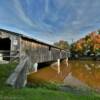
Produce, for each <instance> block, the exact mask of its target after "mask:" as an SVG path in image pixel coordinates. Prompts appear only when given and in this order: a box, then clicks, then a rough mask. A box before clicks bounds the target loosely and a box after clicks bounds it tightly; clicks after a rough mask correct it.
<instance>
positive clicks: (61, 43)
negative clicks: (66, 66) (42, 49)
mask: <svg viewBox="0 0 100 100" xmlns="http://www.w3.org/2000/svg"><path fill="white" fill-rule="evenodd" d="M54 46H56V47H58V48H61V49H65V50H67V49H69V44H68V42H67V41H63V40H60V41H59V42H55V43H54Z"/></svg>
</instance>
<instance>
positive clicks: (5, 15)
mask: <svg viewBox="0 0 100 100" xmlns="http://www.w3.org/2000/svg"><path fill="white" fill-rule="evenodd" d="M0 28H3V29H8V30H11V31H15V32H20V33H23V34H25V35H29V36H31V37H33V38H36V39H39V40H41V41H44V42H48V43H53V42H55V41H58V40H63V39H64V40H67V41H69V42H71V41H72V39H73V40H74V41H75V40H77V39H79V38H80V37H83V36H85V35H86V34H88V32H91V31H95V30H97V29H99V28H100V0H0Z"/></svg>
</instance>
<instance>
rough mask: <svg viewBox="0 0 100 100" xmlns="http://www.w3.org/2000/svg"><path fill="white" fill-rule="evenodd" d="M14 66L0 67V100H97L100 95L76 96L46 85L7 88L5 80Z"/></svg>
mask: <svg viewBox="0 0 100 100" xmlns="http://www.w3.org/2000/svg"><path fill="white" fill-rule="evenodd" d="M15 66H16V64H3V65H0V100H99V99H100V95H99V94H97V93H92V95H80V94H78V95H76V94H73V93H71V92H63V91H60V90H59V89H58V87H56V88H55V87H53V86H52V85H49V84H48V87H51V88H47V87H45V86H43V87H42V86H41V85H40V86H36V87H28V86H27V87H25V88H21V89H15V88H12V87H10V86H7V85H6V84H5V83H6V80H7V78H8V77H9V75H10V74H11V73H12V72H13V70H14V68H15Z"/></svg>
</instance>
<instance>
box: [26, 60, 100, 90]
mask: <svg viewBox="0 0 100 100" xmlns="http://www.w3.org/2000/svg"><path fill="white" fill-rule="evenodd" d="M68 63H69V64H68V66H67V64H66V61H62V62H61V64H60V70H61V71H60V73H59V74H58V72H57V63H53V64H52V65H49V66H46V67H44V68H41V69H39V70H38V72H36V73H32V74H30V75H29V76H28V80H29V81H31V82H34V79H40V80H44V81H49V82H56V83H61V84H62V83H63V84H66V85H70V84H75V83H76V84H77V85H80V83H81V84H86V85H87V86H89V87H92V88H94V89H99V90H100V61H91V60H89V61H87V60H86V61H83V60H71V61H69V62H68Z"/></svg>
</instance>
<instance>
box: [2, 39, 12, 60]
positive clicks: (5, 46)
mask: <svg viewBox="0 0 100 100" xmlns="http://www.w3.org/2000/svg"><path fill="white" fill-rule="evenodd" d="M10 46H11V40H10V39H9V38H0V60H10Z"/></svg>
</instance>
